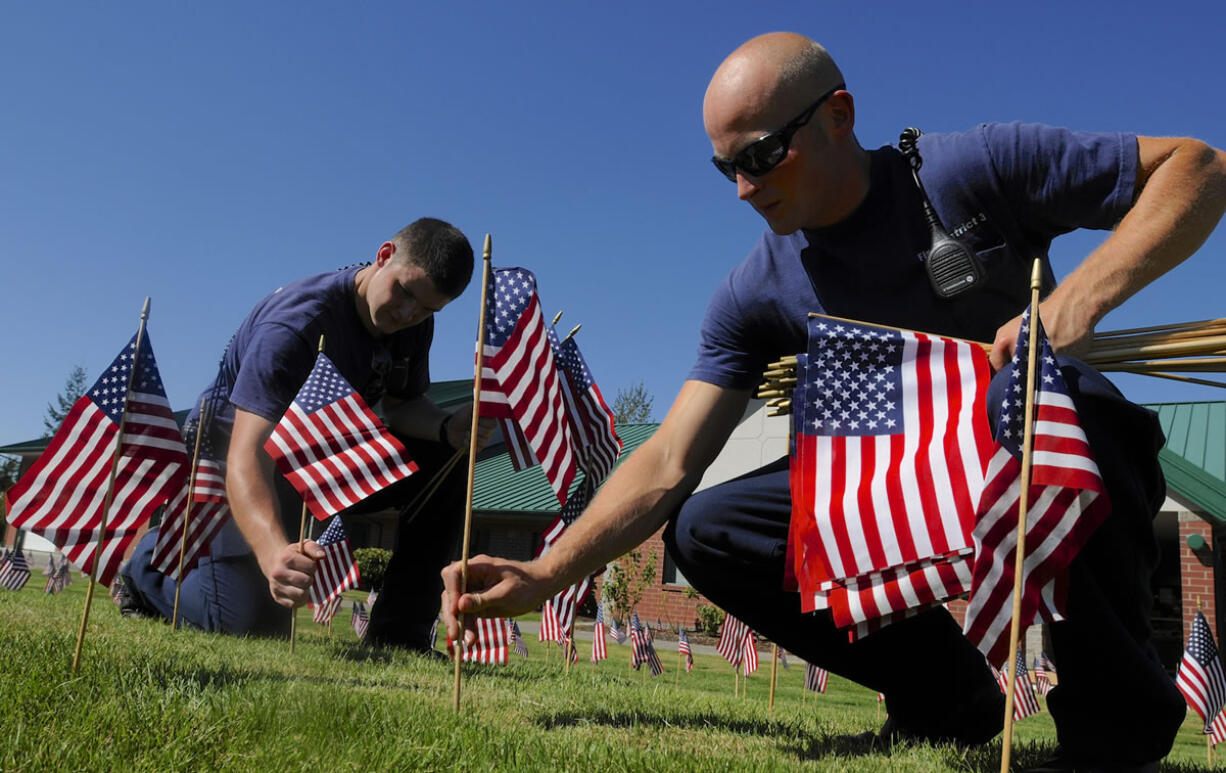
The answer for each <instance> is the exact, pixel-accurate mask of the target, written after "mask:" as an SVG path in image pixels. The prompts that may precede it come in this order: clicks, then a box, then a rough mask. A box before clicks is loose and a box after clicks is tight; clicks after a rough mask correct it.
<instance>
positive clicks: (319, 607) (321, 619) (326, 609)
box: [311, 593, 345, 625]
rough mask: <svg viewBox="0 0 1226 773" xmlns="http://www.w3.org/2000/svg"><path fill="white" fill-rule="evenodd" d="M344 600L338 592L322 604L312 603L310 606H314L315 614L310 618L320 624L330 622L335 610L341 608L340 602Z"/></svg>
mask: <svg viewBox="0 0 1226 773" xmlns="http://www.w3.org/2000/svg"><path fill="white" fill-rule="evenodd" d="M344 600H345V599H344V597H343V596H341V594H339V593H338V594H336V595H335V596H333V597H332V598H330V599H328V600H327V601H325V602H324V603H322V604H315V603H312V604H311V606H312V607H314V608H315V614H313V615H312V616H311V617H312V619H313V620H314V621H315V622H317V623H319V624H320V625H327V624H328V623H331V622H332V618H333V617H334V616H335V615H336V613H337V610H339V609H340V608H341V602H342V601H344Z"/></svg>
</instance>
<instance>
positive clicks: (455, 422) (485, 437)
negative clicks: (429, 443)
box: [447, 403, 498, 451]
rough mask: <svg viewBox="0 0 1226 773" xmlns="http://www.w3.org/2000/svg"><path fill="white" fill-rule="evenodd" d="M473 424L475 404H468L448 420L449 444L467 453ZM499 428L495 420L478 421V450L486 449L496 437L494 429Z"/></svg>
mask: <svg viewBox="0 0 1226 773" xmlns="http://www.w3.org/2000/svg"><path fill="white" fill-rule="evenodd" d="M472 423H473V404H472V403H468V404H467V405H463V406H461V407H460V408H458V409H457V410H456V412H455V413H453V414H451V418H449V419H448V420H447V443H448V445H450V446H451V447H452V448H454V449H456V450H462V451H467V450H468V445H469V438H470V437H471V432H472ZM497 426H498V424H497V422H496V421H494V420H493V419H485V418H483V419H478V420H477V450H478V451H480V450H481V449H482V448H485V445H486V443H489V442H490V438H492V437H493V436H494V429H495V428H496V427H497Z"/></svg>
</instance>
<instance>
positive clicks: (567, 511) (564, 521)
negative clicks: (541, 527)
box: [536, 478, 594, 641]
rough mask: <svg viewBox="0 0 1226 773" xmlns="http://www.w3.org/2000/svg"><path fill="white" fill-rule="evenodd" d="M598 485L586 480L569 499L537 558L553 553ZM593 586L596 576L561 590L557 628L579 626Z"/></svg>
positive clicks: (557, 599)
mask: <svg viewBox="0 0 1226 773" xmlns="http://www.w3.org/2000/svg"><path fill="white" fill-rule="evenodd" d="M593 491H594V486H593V484H592V479H591V478H585V479H584V480H583V482H582V483H580V484H579V486H578V487H577V488H576V489H575V490H574V491H573V492H571V494H570V496H569V497H568V498H567V500H566V504H565V505H563V506H562V510H561V512H560V513H559V514H558V517H557V518H555V519H554V521H553V523H551V524H550V525H549V527H548V528H547V529H546V530H545V533H544V535H543V536H542V537H541V546H540V548H539V549H538V550H537V553H536V557H537V558H540V557H541V556H544V555H545V554H546V553H548V552H549V549H550V548H552V547H553V544H554V543H555V542H557V541H558V538H559V537H561V536H562V534H564V533H565V532H566V529H567V528H569V527H570V525H571V524H572V523H574V522H575V519H576V518H578V517H579V516H580V514H582V513H583V509H584V508H585V507H587V503H588V501H589V500H590V499H591V496H592V492H593ZM591 587H592V577H584V578H583V579H582V580H580V581H579V582H578V583H576V584H574V585H570V586H567V587H565V588H563V589H562V590H561V591H559V592H558V593H557V594H556V595H555V596H554V597H553V600H552V609H553V613H554V618H555V625H556V627H557V630H558V631H559V636H560V635H561V633H564V632H566V631H569V630H571V629H572V628H573V627H574V623H575V612H576V611H577V610H578V608H579V605H580V604H582V603H583V600H584V599H585V598H587V594H588V592H589V591H590V590H591ZM559 640H560V639H558V638H553V639H549V641H559Z"/></svg>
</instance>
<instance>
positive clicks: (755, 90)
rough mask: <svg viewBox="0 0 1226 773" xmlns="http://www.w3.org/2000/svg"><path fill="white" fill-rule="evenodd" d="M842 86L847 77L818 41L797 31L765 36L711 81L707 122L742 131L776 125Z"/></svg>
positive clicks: (739, 51) (735, 53)
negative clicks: (844, 78) (836, 87)
mask: <svg viewBox="0 0 1226 773" xmlns="http://www.w3.org/2000/svg"><path fill="white" fill-rule="evenodd" d="M841 83H843V73H842V72H840V71H839V67H838V65H836V64H835V63H834V59H833V58H831V56H830V53H829V52H828V51H826V49H825V48H823V47H822V46H821V44H819V43H817V42H816V41H814V40H811V39H810V38H807V37H805V36H804V35H798V34H796V33H794V32H770V33H767V34H765V35H759V36H757V37H755V38H752V39H750V40H748V41H746V42H745V43H743V44H742V45H741V46H740V47H738V48H737V49H736V50H735V51H733V52H732V53H731V54H729V55H728V58H727V59H725V60H724V61H723V63H722V64H720V66H719V69H717V70H716V71H715V75H713V76H712V77H711V83H710V85H708V86H707V93H706V97H705V99H704V100H703V121H704V123H706V125H707V127H708V129H710V128H711V127H712V125H713V122H714V123H717V124H720V125H723V126H725V127H727V128H732V127H735V128H738V129H741V130H747V129H754V128H763V127H776V126H777V125H780V124H782V123H784V122H786V121H788V120H789V119H790V118H792V117H793V116H794V115H796V113H798V112H800V111H801V110H804V109H805V107H807V106H808V105H809V104H811V103H812V102H813V100H814V99H816V98H817V97H819V96H821V95H822V94H825V93H826V92H828V91H830V90H831V89H833V88H834V87H835V86H838V85H839V84H841ZM747 121H749V122H753V123H752V124H748V125H746V122H747Z"/></svg>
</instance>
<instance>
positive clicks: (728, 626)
mask: <svg viewBox="0 0 1226 773" xmlns="http://www.w3.org/2000/svg"><path fill="white" fill-rule="evenodd" d="M748 632H749V626H747V625H745V624H744V623H742V622H741V621H740V620H737V619H736V618H735V617H733V616H732V615H725V616H724V626H723V628H721V629H720V631H719V642H718V643H716V645H715V649H716V650H717V651H718V652H719V654H721V655H723V656H724V660H726V661H728V662H729V663H731V664H732V665H734V666H739V665H740V664H741V657H742V656H743V655H744V654H745V653H744V648H745V634H746V633H748Z"/></svg>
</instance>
